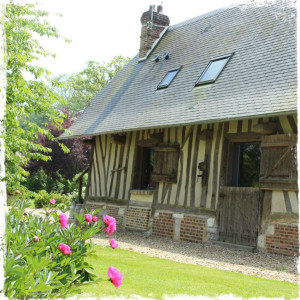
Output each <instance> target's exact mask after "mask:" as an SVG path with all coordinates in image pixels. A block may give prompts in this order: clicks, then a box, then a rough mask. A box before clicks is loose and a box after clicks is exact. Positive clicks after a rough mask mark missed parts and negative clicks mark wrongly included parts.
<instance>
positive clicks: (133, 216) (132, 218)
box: [125, 207, 151, 230]
mask: <svg viewBox="0 0 300 300" xmlns="http://www.w3.org/2000/svg"><path fill="white" fill-rule="evenodd" d="M150 212H151V209H150V208H140V207H127V210H126V225H125V227H126V228H128V229H137V230H148V229H149V220H150Z"/></svg>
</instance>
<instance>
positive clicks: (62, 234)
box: [4, 200, 101, 299]
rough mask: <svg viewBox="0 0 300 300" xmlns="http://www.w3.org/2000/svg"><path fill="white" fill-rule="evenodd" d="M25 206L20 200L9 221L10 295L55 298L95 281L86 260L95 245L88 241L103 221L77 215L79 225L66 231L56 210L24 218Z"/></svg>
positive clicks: (7, 265) (7, 271)
mask: <svg viewBox="0 0 300 300" xmlns="http://www.w3.org/2000/svg"><path fill="white" fill-rule="evenodd" d="M25 207H26V203H25V202H24V201H21V200H17V201H16V203H15V205H14V207H13V208H12V209H11V210H10V211H9V214H8V215H7V219H6V247H7V248H6V253H7V257H6V261H5V266H4V271H5V277H6V280H5V294H6V296H7V297H9V298H17V299H29V298H38V299H40V298H51V299H52V298H56V297H63V296H65V295H66V294H67V293H70V292H77V291H78V286H81V285H84V284H88V283H91V282H95V280H96V276H95V275H94V274H93V273H91V270H92V269H93V268H92V266H91V265H90V264H89V263H87V262H86V260H85V258H86V257H87V255H88V254H90V253H92V248H93V246H92V243H91V242H90V243H86V241H87V240H89V239H90V238H91V236H92V235H94V234H96V233H98V232H99V231H100V229H101V228H100V227H101V224H100V222H96V223H87V222H86V221H85V220H84V217H83V216H78V215H77V216H76V217H77V219H78V221H79V225H78V226H75V225H73V224H71V225H69V227H67V228H65V229H64V230H63V229H62V228H61V226H60V223H59V218H58V215H57V214H56V212H55V211H52V212H50V213H48V214H46V216H45V217H44V218H42V217H40V216H34V215H30V214H28V215H24V214H23V213H24V209H25ZM96 212H97V211H94V212H93V213H92V214H95V213H96ZM36 237H38V239H39V240H38V241H37V240H36ZM60 243H64V244H66V245H68V246H69V247H70V248H71V251H72V253H71V254H69V255H66V254H63V253H62V252H61V251H60V250H59V249H58V245H59V244H60ZM98 280H99V279H98Z"/></svg>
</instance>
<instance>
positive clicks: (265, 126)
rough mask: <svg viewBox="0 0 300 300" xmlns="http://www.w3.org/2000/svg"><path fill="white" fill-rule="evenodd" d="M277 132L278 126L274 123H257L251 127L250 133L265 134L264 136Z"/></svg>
mask: <svg viewBox="0 0 300 300" xmlns="http://www.w3.org/2000/svg"><path fill="white" fill-rule="evenodd" d="M277 130H278V124H277V123H275V122H269V123H261V124H260V123H258V124H255V125H253V129H252V131H253V132H255V133H265V134H271V133H276V132H277Z"/></svg>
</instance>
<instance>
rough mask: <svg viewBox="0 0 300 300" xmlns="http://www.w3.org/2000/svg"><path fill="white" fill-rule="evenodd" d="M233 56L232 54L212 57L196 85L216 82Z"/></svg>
mask: <svg viewBox="0 0 300 300" xmlns="http://www.w3.org/2000/svg"><path fill="white" fill-rule="evenodd" d="M231 56H232V54H230V55H226V56H222V57H219V58H215V59H212V60H211V61H210V62H209V64H208V65H207V67H206V68H205V70H204V72H203V73H202V74H201V76H200V77H199V79H198V80H197V82H196V84H195V85H202V84H207V83H213V82H215V81H216V80H217V78H218V77H219V76H220V74H221V72H222V71H223V70H224V68H225V66H226V65H227V63H228V61H229V59H230V58H231Z"/></svg>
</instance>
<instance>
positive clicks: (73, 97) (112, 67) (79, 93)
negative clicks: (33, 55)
mask: <svg viewBox="0 0 300 300" xmlns="http://www.w3.org/2000/svg"><path fill="white" fill-rule="evenodd" d="M128 62H129V58H126V57H122V56H116V57H114V58H113V59H112V60H111V61H110V62H109V63H104V62H102V63H99V62H96V61H88V62H87V66H86V68H85V69H84V70H83V71H81V72H79V73H75V74H72V75H66V74H63V75H60V76H59V77H57V78H56V79H57V81H58V82H60V83H61V84H63V86H64V88H63V89H62V88H59V87H58V88H57V89H56V91H57V92H58V93H60V94H61V95H62V96H63V97H64V98H65V99H66V100H67V102H68V108H69V112H70V114H71V116H74V115H76V114H77V113H78V112H80V111H82V110H83V109H84V108H85V107H87V106H88V104H89V103H90V101H91V100H92V99H93V98H94V97H95V95H96V94H97V93H98V92H99V91H100V90H101V89H102V88H104V87H105V86H106V85H107V83H108V82H109V81H110V80H111V79H112V78H113V77H114V76H115V75H116V74H117V73H118V72H120V70H121V69H122V68H123V67H124V66H125V65H126V64H127V63H128Z"/></svg>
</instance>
